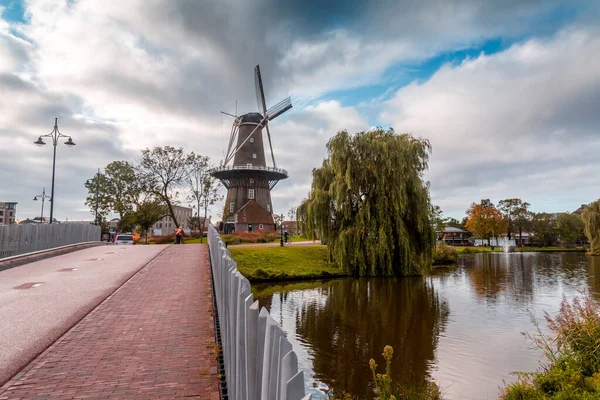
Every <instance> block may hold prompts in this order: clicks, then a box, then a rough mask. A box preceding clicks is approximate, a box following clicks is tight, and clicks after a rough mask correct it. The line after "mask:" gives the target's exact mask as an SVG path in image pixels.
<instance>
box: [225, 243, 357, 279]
mask: <svg viewBox="0 0 600 400" xmlns="http://www.w3.org/2000/svg"><path fill="white" fill-rule="evenodd" d="M229 251H231V256H232V257H233V259H234V260H235V261H236V262H237V263H238V269H239V271H240V272H241V273H242V274H243V275H244V276H245V277H246V278H248V279H249V280H250V281H251V282H261V281H272V280H292V279H315V278H328V277H334V276H346V275H347V274H346V273H344V272H343V271H340V270H339V269H338V268H337V267H335V266H334V265H333V264H330V263H328V262H327V248H326V247H324V246H297V247H294V246H290V247H263V248H261V247H253V248H241V249H240V248H238V249H236V248H235V247H230V248H229Z"/></svg>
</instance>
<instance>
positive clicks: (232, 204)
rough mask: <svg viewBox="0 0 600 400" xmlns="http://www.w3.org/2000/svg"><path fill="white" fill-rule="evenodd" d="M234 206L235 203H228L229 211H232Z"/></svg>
mask: <svg viewBox="0 0 600 400" xmlns="http://www.w3.org/2000/svg"><path fill="white" fill-rule="evenodd" d="M234 207H235V203H229V212H233V208H234Z"/></svg>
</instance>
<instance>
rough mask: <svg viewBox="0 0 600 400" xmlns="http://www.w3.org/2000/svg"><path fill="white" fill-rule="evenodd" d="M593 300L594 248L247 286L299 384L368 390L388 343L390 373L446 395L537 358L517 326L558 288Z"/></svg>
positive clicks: (599, 283) (597, 280)
mask: <svg viewBox="0 0 600 400" xmlns="http://www.w3.org/2000/svg"><path fill="white" fill-rule="evenodd" d="M581 291H589V292H590V293H592V295H593V296H594V297H595V298H596V299H598V300H600V257H590V256H587V255H585V254H582V253H505V254H502V253H493V254H489V253H488V254H485V253H480V254H472V255H465V256H461V258H460V259H459V261H458V264H457V266H455V267H451V268H437V269H435V270H434V271H433V272H432V273H431V274H430V275H429V276H426V277H411V278H398V279H383V278H370V279H335V280H328V281H314V282H301V283H290V284H279V285H273V284H270V285H253V293H254V295H255V298H257V299H258V300H259V301H260V303H261V304H262V305H264V306H265V307H267V309H269V310H270V311H271V314H272V315H273V317H274V318H275V319H276V320H277V321H279V322H280V323H281V325H282V326H283V328H284V330H285V331H286V332H287V335H288V339H289V340H290V342H292V344H293V345H294V347H295V348H296V349H297V350H298V358H299V364H300V365H299V367H300V368H302V369H303V370H304V373H305V382H306V385H307V390H308V391H310V393H312V394H313V396H314V397H318V398H322V397H326V396H325V395H324V393H325V392H326V391H327V390H333V391H337V392H347V393H351V394H353V395H355V396H358V397H359V398H360V399H371V398H373V394H372V386H371V381H372V375H371V371H370V369H369V365H368V364H369V359H370V358H374V359H375V361H376V362H377V364H378V372H380V373H383V372H384V368H385V363H384V360H383V357H382V355H381V354H382V352H383V348H384V347H385V346H386V345H391V346H392V347H393V348H394V358H393V360H392V377H393V379H394V381H396V382H400V383H402V384H403V385H404V386H406V387H411V388H419V387H423V386H424V385H425V384H426V382H428V381H432V380H433V381H435V382H436V383H437V384H438V385H439V386H440V388H441V389H442V391H443V393H444V397H445V398H447V399H495V398H497V396H498V393H499V388H500V387H501V386H502V384H503V381H507V382H512V381H514V379H515V376H514V375H512V374H511V373H512V372H515V371H533V370H535V369H536V368H537V367H538V365H539V361H540V360H541V358H542V355H541V353H540V352H539V351H537V350H535V349H532V348H531V343H530V342H529V341H528V340H527V338H526V337H525V336H524V335H523V334H522V333H523V332H531V333H533V331H534V329H535V326H534V324H533V322H532V319H531V317H532V316H534V317H535V318H537V319H539V320H540V321H541V322H540V326H541V327H542V328H544V327H545V323H544V322H543V321H542V318H543V316H544V313H545V312H548V313H550V314H554V313H556V312H557V311H558V309H559V307H560V302H561V299H562V296H563V295H564V296H566V297H567V298H568V299H572V298H573V297H574V296H575V295H577V294H578V293H579V292H581Z"/></svg>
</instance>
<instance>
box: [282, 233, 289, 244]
mask: <svg viewBox="0 0 600 400" xmlns="http://www.w3.org/2000/svg"><path fill="white" fill-rule="evenodd" d="M289 238H290V234H289V233H288V231H285V232H284V233H283V242H284V243H287V242H288V240H289Z"/></svg>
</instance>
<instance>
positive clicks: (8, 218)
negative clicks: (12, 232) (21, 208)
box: [0, 201, 17, 225]
mask: <svg viewBox="0 0 600 400" xmlns="http://www.w3.org/2000/svg"><path fill="white" fill-rule="evenodd" d="M16 219H17V203H16V202H11V201H6V202H0V225H12V224H14V223H16Z"/></svg>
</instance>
